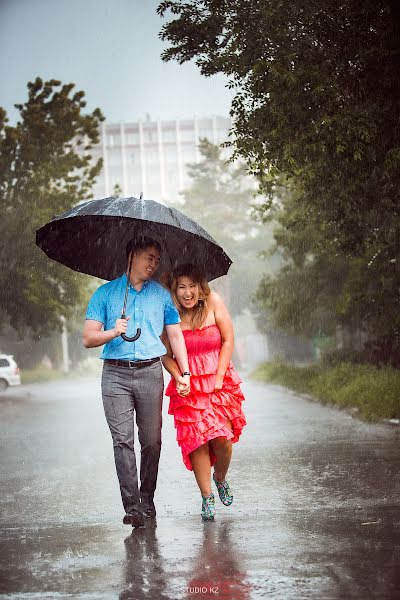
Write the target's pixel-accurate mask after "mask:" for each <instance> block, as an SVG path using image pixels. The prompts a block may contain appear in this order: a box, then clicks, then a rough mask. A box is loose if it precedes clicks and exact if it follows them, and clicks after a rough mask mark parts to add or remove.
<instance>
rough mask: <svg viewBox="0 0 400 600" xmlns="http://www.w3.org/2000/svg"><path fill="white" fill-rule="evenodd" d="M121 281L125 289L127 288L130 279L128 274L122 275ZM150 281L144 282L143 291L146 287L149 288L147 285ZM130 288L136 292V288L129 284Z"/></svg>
mask: <svg viewBox="0 0 400 600" xmlns="http://www.w3.org/2000/svg"><path fill="white" fill-rule="evenodd" d="M121 281H122V284H123V285H124V287H125V286H126V282H127V281H128V278H127V276H126V273H124V274H123V275H121ZM149 281H151V279H147V280H146V281H144V282H143V287H142V289H143V288H144V287H147V285H148V283H149ZM129 288H130V289H131V290H135V288H134V287H133V285H132V284H131V283H129ZM135 292H137V290H135Z"/></svg>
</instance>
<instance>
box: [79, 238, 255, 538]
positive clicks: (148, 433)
mask: <svg viewBox="0 0 400 600" xmlns="http://www.w3.org/2000/svg"><path fill="white" fill-rule="evenodd" d="M126 254H127V261H128V263H129V264H130V269H127V272H126V273H124V274H123V275H122V276H121V277H119V278H117V279H115V280H113V281H110V282H108V283H106V284H104V285H102V286H101V287H100V288H98V290H97V291H96V292H95V293H94V294H93V296H92V298H91V300H90V302H89V306H88V310H87V313H86V321H85V327H84V333H83V341H84V345H85V346H86V347H87V348H94V347H97V346H103V345H104V348H103V352H102V355H101V358H102V359H103V360H104V366H103V374H102V396H103V405H104V412H105V416H106V419H107V422H108V426H109V428H110V431H111V435H112V439H113V446H114V458H115V465H116V471H117V475H118V479H119V484H120V490H121V497H122V503H123V505H124V509H125V513H126V514H125V516H124V519H123V522H124V523H125V524H128V525H132V526H133V527H140V526H142V525H143V524H144V519H145V518H152V517H155V515H156V509H155V506H154V499H153V498H154V492H155V489H156V483H157V473H158V463H159V457H160V451H161V409H162V399H163V391H164V389H163V388H164V383H163V374H162V366H161V361H162V364H163V365H164V367H165V368H166V369H167V371H169V373H170V374H171V381H170V383H169V384H168V387H167V389H166V395H168V396H169V397H170V404H169V414H172V415H173V416H174V422H175V427H176V430H177V441H178V444H179V446H180V448H181V451H182V457H183V462H184V464H185V466H186V467H187V469H189V470H193V472H194V475H195V477H196V481H197V484H198V486H199V489H200V492H201V496H202V507H201V515H202V518H203V519H204V520H213V519H214V516H215V499H214V495H213V493H212V491H211V468H212V467H214V472H213V480H214V482H215V485H216V488H217V490H218V494H219V497H220V499H221V501H222V502H223V503H224V504H225V505H230V504H231V503H232V501H233V495H232V492H231V489H230V487H229V484H228V482H227V481H226V474H227V471H228V468H229V464H230V460H231V455H232V443H233V442H236V441H237V440H238V438H239V436H240V434H241V431H242V428H243V426H244V425H245V424H246V421H245V417H244V414H243V412H242V408H241V403H242V401H243V400H244V397H243V395H242V392H241V390H240V378H239V377H238V375H237V374H236V372H235V370H234V368H233V366H232V363H231V356H232V351H233V328H232V322H231V319H230V316H229V313H228V311H227V309H226V307H225V305H224V303H223V301H222V300H221V298H220V297H219V296H218V295H217V294H215V293H214V292H212V291H210V288H209V287H208V283H207V281H206V279H205V278H204V277H203V276H202V274H201V273H200V272H199V271H198V269H197V268H196V266H195V265H184V266H182V267H179V268H177V269H176V270H175V271H174V272H173V273H171V274H169V276H168V281H165V282H164V283H165V286H163V285H161V284H160V283H157V282H156V281H154V280H153V279H152V277H153V275H154V274H155V273H156V270H157V267H158V264H159V261H160V255H161V247H160V245H159V244H158V242H157V241H156V240H153V239H151V238H148V237H143V238H140V239H139V240H138V241H132V242H130V243H129V244H128V245H127V248H126ZM128 276H129V286H128V296H127V310H126V314H127V315H128V316H127V317H126V318H120V315H119V313H118V310H119V308H120V306H121V299H123V297H124V293H125V288H126V285H127V277H128ZM128 328H129V329H132V330H133V331H136V330H137V329H140V330H141V334H140V337H139V338H138V339H137V341H135V342H134V343H130V342H128V341H125V340H124V339H123V337H121V336H126V335H127V334H128ZM160 359H161V360H160ZM135 413H136V414H135ZM134 419H136V425H137V429H138V437H139V443H140V446H141V460H140V485H139V477H138V473H137V468H136V458H135V451H134Z"/></svg>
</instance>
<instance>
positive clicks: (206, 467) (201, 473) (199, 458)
mask: <svg viewBox="0 0 400 600" xmlns="http://www.w3.org/2000/svg"><path fill="white" fill-rule="evenodd" d="M189 456H190V462H191V463H192V467H193V472H194V475H195V477H196V481H197V485H198V486H199V488H200V492H201V495H202V496H209V495H210V494H211V462H210V452H209V449H208V442H207V444H203V445H202V446H200V447H199V448H196V450H193V452H191V453H190V454H189Z"/></svg>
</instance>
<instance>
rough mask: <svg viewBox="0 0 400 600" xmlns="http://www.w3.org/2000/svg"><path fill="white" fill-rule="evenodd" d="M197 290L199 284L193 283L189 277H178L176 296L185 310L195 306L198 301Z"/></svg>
mask: <svg viewBox="0 0 400 600" xmlns="http://www.w3.org/2000/svg"><path fill="white" fill-rule="evenodd" d="M199 292H200V290H199V284H198V283H195V282H194V281H193V279H192V278H191V277H178V281H177V286H176V297H177V298H178V301H179V304H180V305H181V306H182V307H183V308H184V309H185V310H190V309H191V308H194V307H195V306H196V304H197V303H198V301H199Z"/></svg>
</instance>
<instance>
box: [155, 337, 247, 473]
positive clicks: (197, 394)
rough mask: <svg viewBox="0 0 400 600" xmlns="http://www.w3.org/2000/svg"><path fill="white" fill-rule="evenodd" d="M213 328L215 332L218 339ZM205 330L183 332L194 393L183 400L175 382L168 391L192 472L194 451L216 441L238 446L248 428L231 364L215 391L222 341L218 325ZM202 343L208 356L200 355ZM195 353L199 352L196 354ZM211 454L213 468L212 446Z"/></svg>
mask: <svg viewBox="0 0 400 600" xmlns="http://www.w3.org/2000/svg"><path fill="white" fill-rule="evenodd" d="M212 328H215V329H216V331H217V333H218V335H216V332H215V329H212ZM205 329H210V331H209V332H208V333H209V334H210V335H208V336H207V337H208V339H207V340H205V339H204V334H203V332H204V330H205ZM205 329H200V330H195V331H189V332H186V331H184V334H186V335H185V341H186V345H187V349H188V359H189V369H190V372H191V373H192V376H191V381H190V386H191V393H190V394H189V395H188V396H186V397H182V396H180V395H179V394H178V393H177V391H176V386H175V380H174V379H171V381H170V382H169V384H168V386H167V389H166V391H165V393H166V395H167V396H170V403H169V409H168V413H169V414H171V415H173V416H174V424H175V428H176V439H177V441H178V444H179V446H180V448H181V451H182V458H183V462H184V464H185V466H186V467H187V469H189V470H190V471H191V470H192V465H191V462H190V457H189V454H190V453H191V452H193V450H196V448H199V447H200V446H202V445H203V444H205V443H207V442H209V441H210V440H213V439H215V438H217V437H224V438H226V439H228V440H231V441H232V442H237V441H238V439H239V437H240V434H241V433H242V429H243V427H244V426H245V425H246V419H245V416H244V414H243V410H242V402H243V401H244V396H243V393H242V391H241V389H240V383H241V379H240V377H239V375H238V374H237V373H236V371H235V369H234V367H233V365H232V363H230V364H229V366H228V369H227V371H226V373H225V377H224V381H223V386H222V389H221V390H219V391H217V392H215V391H214V387H215V378H216V370H217V367H218V358H219V351H220V345H221V338H220V334H219V330H218V328H217V326H216V325H215V326H209V328H205ZM197 332H201V334H202V335H201V339H200V340H199V339H196V333H197ZM210 337H211V338H212V340H213V344H212V345H213V348H212V349H211V348H209V347H208V346H209V345H210ZM202 341H203V342H205V345H206V346H207V351H206V352H199V350H201V349H202V348H201V345H202V344H201V342H202ZM203 345H204V344H203ZM216 346H217V347H216ZM193 349H194V350H195V352H196V351H197V352H196V353H193ZM227 419H228V420H230V421H231V423H232V427H233V431H232V430H231V429H230V427H229V426H228V425H227V423H226V421H227ZM209 451H210V460H211V464H214V463H215V456H214V453H213V451H212V447H211V445H210V446H209Z"/></svg>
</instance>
